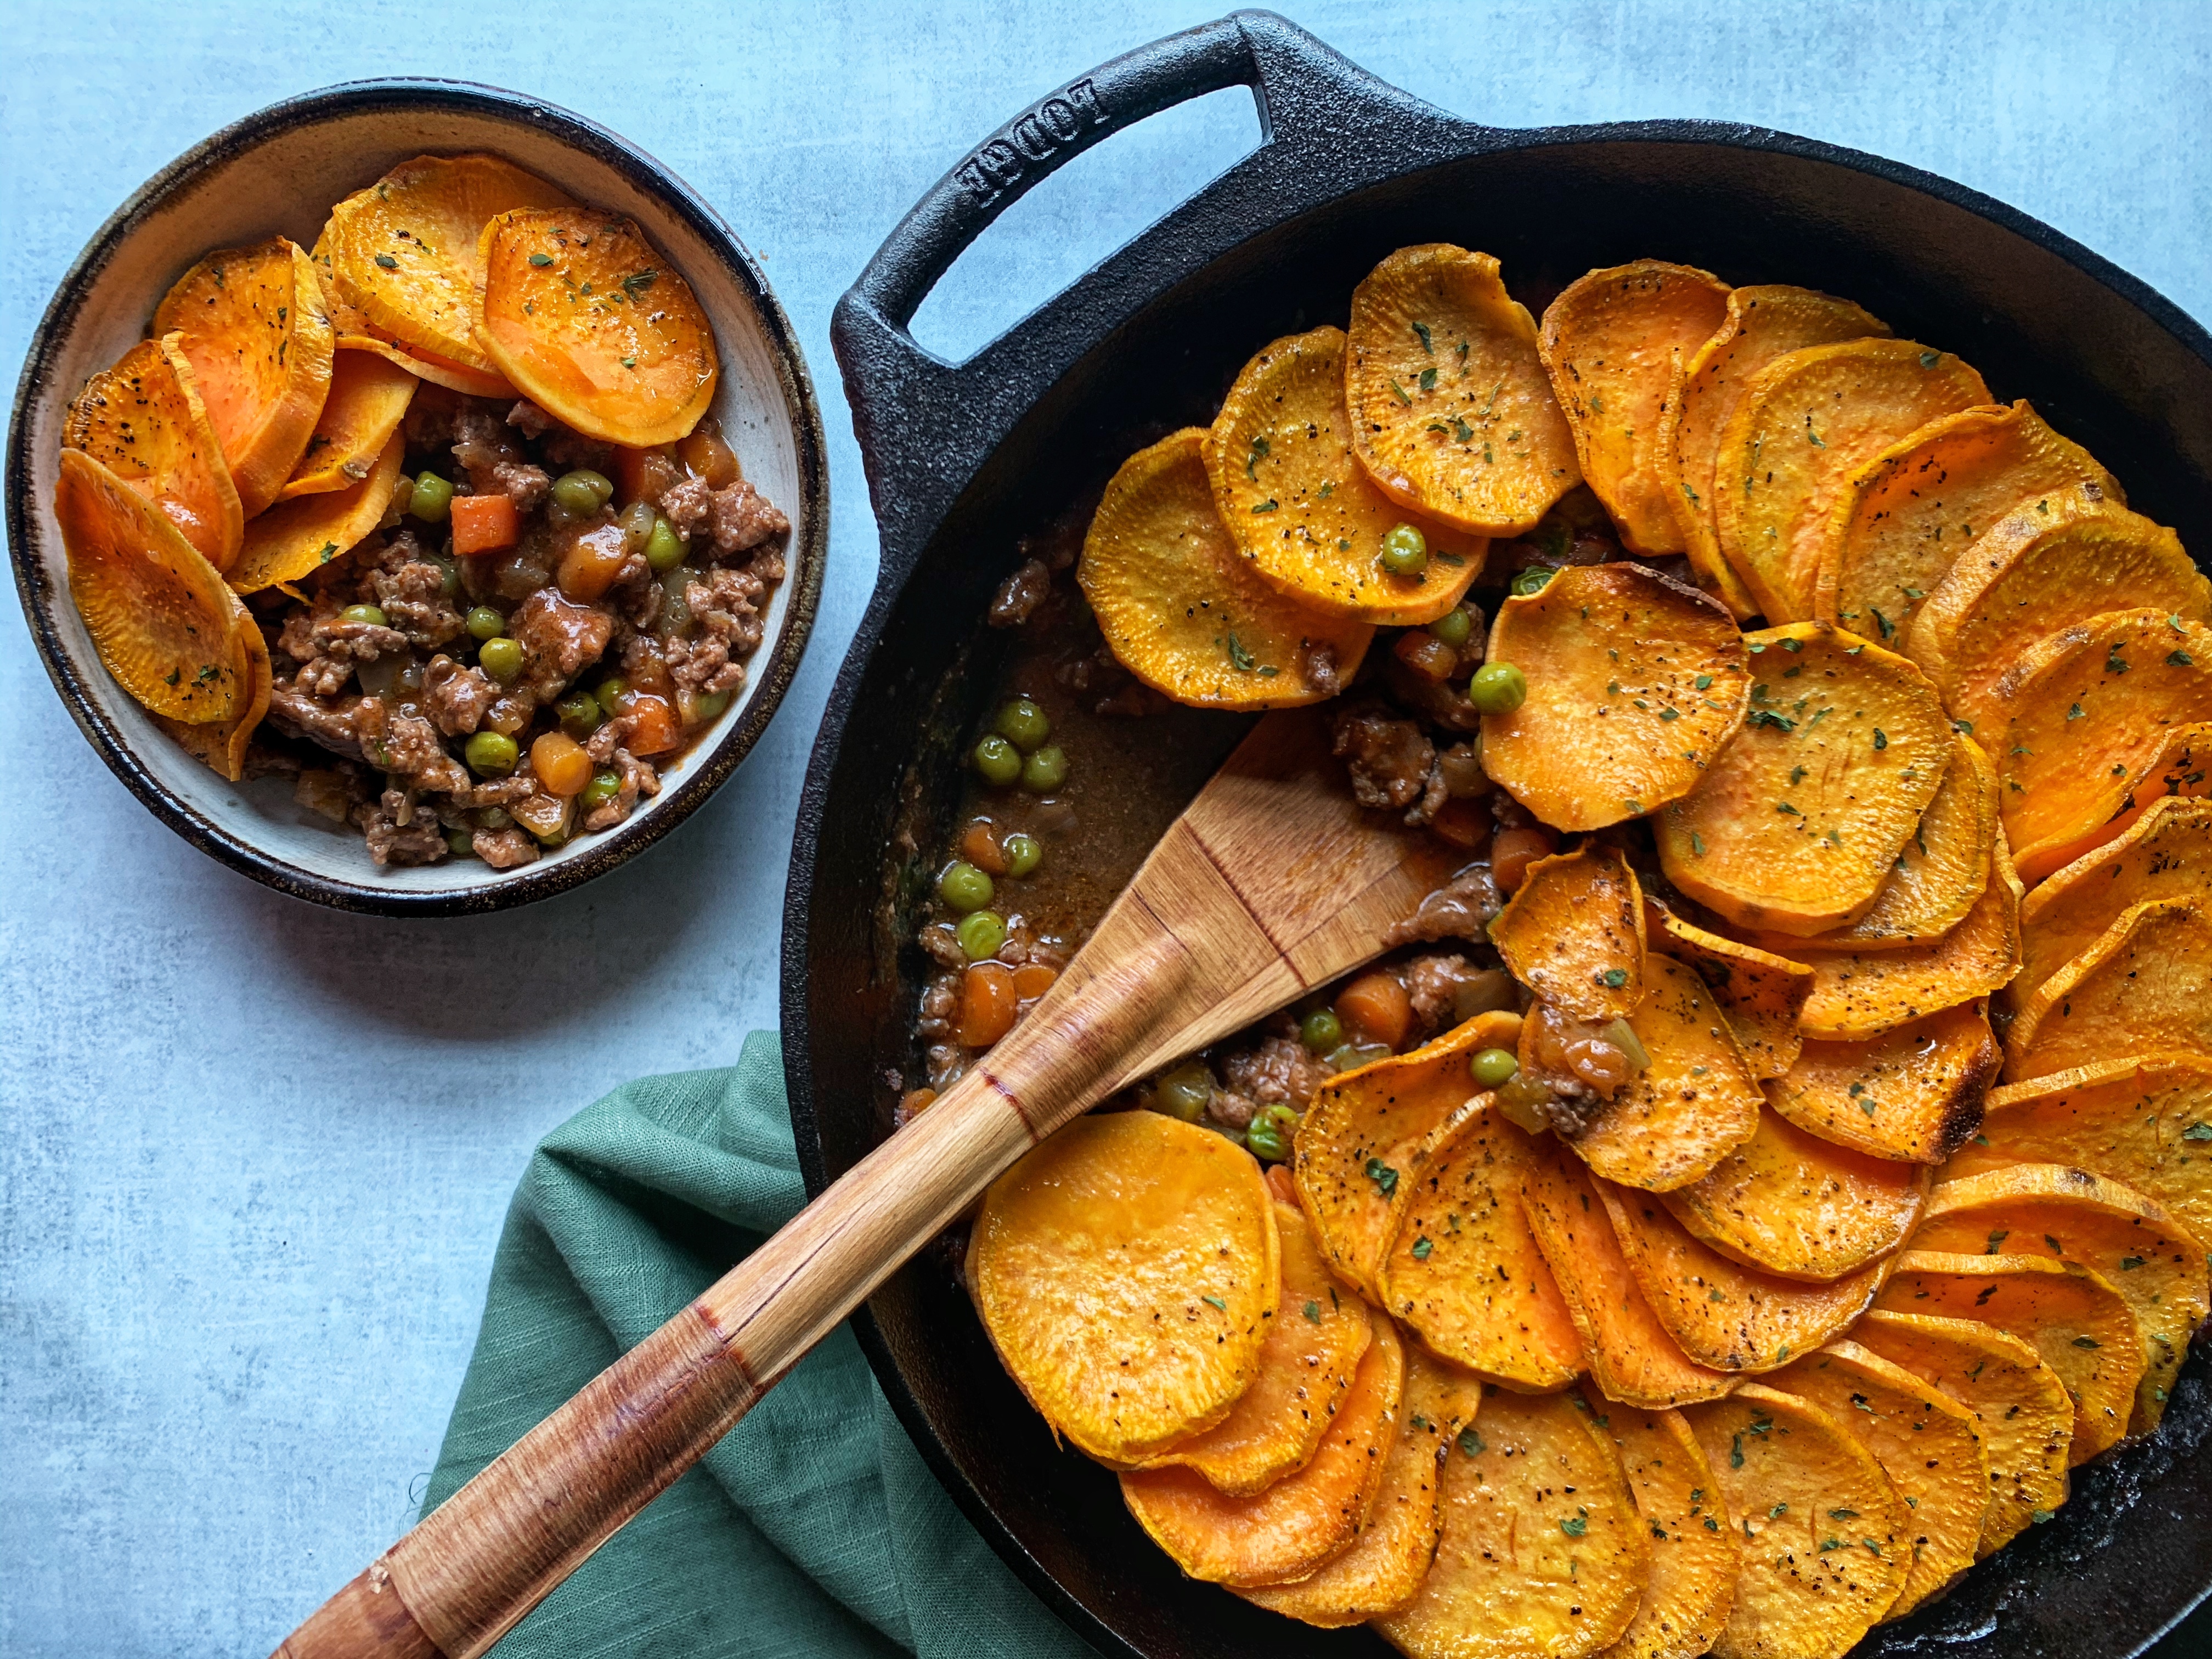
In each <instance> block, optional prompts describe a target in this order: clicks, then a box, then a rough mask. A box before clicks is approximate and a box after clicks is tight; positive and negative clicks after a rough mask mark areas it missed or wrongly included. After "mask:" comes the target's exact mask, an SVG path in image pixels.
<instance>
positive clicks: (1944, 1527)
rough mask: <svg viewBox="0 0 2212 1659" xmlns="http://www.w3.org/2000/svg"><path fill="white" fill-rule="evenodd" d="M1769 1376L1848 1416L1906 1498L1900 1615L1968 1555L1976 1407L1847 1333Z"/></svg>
mask: <svg viewBox="0 0 2212 1659" xmlns="http://www.w3.org/2000/svg"><path fill="white" fill-rule="evenodd" d="M1774 1386H1775V1387H1776V1388H1778V1389H1785V1390H1787V1391H1788V1392H1789V1393H1791V1394H1794V1395H1797V1396H1798V1397H1799V1398H1800V1399H1802V1400H1809V1401H1812V1402H1813V1403H1814V1405H1816V1406H1818V1407H1820V1409H1821V1410H1822V1411H1824V1412H1826V1413H1828V1415H1829V1416H1830V1417H1832V1418H1833V1419H1835V1420H1836V1421H1837V1422H1838V1423H1842V1424H1845V1425H1848V1429H1849V1432H1850V1436H1851V1437H1852V1438H1853V1439H1855V1440H1857V1442H1858V1443H1860V1444H1861V1445H1863V1446H1864V1447H1865V1448H1866V1449H1868V1450H1869V1451H1870V1452H1872V1453H1873V1454H1874V1455H1875V1462H1878V1463H1880V1464H1881V1470H1882V1473H1883V1474H1886V1475H1887V1476H1888V1477H1889V1481H1890V1485H1891V1486H1893V1487H1895V1488H1896V1490H1897V1495H1898V1497H1899V1498H1900V1499H1901V1500H1903V1502H1904V1504H1905V1512H1904V1514H1903V1515H1901V1516H1899V1517H1898V1519H1899V1522H1901V1529H1900V1535H1899V1543H1900V1544H1901V1545H1903V1546H1905V1560H1906V1566H1905V1584H1904V1588H1903V1589H1900V1590H1899V1592H1898V1596H1897V1600H1896V1601H1894V1602H1893V1603H1892V1604H1891V1606H1890V1608H1889V1611H1888V1612H1887V1613H1885V1614H1884V1615H1883V1617H1884V1618H1885V1619H1886V1620H1887V1619H1902V1618H1903V1617H1904V1616H1905V1614H1906V1613H1910V1612H1911V1611H1912V1609H1913V1608H1915V1607H1918V1606H1919V1605H1920V1604H1921V1603H1922V1602H1923V1601H1926V1600H1927V1599H1928V1598H1929V1596H1931V1595H1936V1594H1937V1593H1938V1592H1939V1591H1941V1590H1942V1589H1945V1588H1946V1587H1947V1586H1948V1585H1949V1584H1950V1583H1951V1582H1952V1581H1953V1580H1954V1579H1955V1578H1956V1577H1958V1576H1959V1575H1960V1573H1962V1572H1964V1571H1966V1569H1967V1568H1968V1567H1971V1566H1972V1565H1974V1549H1975V1547H1976V1546H1977V1545H1978V1544H1979V1543H1980V1542H1981V1537H1982V1522H1983V1520H1984V1517H1985V1516H1987V1515H1988V1513H1989V1509H1990V1465H1989V1459H1988V1457H1987V1455H1985V1454H1984V1452H1983V1450H1982V1437H1981V1432H1980V1430H1979V1428H1978V1426H1977V1425H1976V1422H1975V1418H1974V1413H1972V1411H1970V1410H1968V1409H1967V1408H1966V1407H1965V1406H1963V1405H1961V1404H1960V1403H1959V1402H1958V1401H1955V1400H1954V1399H1952V1398H1951V1397H1950V1395H1947V1394H1945V1393H1944V1392H1943V1391H1942V1389H1939V1388H1936V1386H1935V1385H1934V1384H1932V1383H1926V1382H1923V1381H1922V1380H1921V1379H1920V1378H1919V1377H1917V1376H1914V1375H1913V1374H1912V1373H1911V1371H1908V1370H1905V1369H1904V1368H1903V1367H1902V1366H1899V1365H1894V1364H1891V1363H1890V1362H1889V1361H1888V1360H1887V1359H1884V1358H1882V1357H1881V1355H1880V1354H1878V1353H1876V1352H1874V1351H1873V1350H1872V1349H1870V1348H1866V1347H1863V1346H1860V1345H1859V1344H1858V1343H1857V1342H1854V1341H1851V1340H1849V1339H1848V1338H1838V1340H1835V1341H1833V1342H1831V1343H1830V1344H1828V1346H1826V1347H1825V1348H1822V1349H1821V1350H1820V1352H1818V1353H1809V1354H1807V1355H1806V1356H1805V1357H1804V1358H1802V1359H1798V1360H1793V1361H1791V1362H1790V1367H1789V1369H1788V1370H1784V1371H1780V1372H1778V1373H1777V1374H1776V1376H1775V1378H1774Z"/></svg>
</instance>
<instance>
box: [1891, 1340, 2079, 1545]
mask: <svg viewBox="0 0 2212 1659" xmlns="http://www.w3.org/2000/svg"><path fill="white" fill-rule="evenodd" d="M1851 1340H1852V1341H1853V1342H1855V1343H1857V1345H1858V1346H1861V1347H1863V1348H1866V1349H1868V1350H1869V1351H1870V1352H1874V1353H1877V1354H1879V1355H1881V1357H1882V1358H1884V1359H1887V1361H1889V1363H1890V1364H1893V1365H1895V1366H1896V1367H1897V1368H1898V1369H1899V1370H1905V1371H1910V1372H1911V1374H1912V1375H1913V1376H1917V1377H1918V1378H1919V1379H1920V1380H1921V1381H1922V1382H1923V1383H1930V1384H1932V1385H1934V1386H1935V1387H1936V1388H1939V1389H1942V1391H1943V1392H1944V1393H1945V1394H1947V1395H1950V1397H1951V1398H1952V1399H1954V1400H1955V1401H1958V1402H1959V1403H1960V1405H1962V1406H1964V1407H1966V1409H1967V1410H1969V1411H1971V1412H1972V1413H1973V1414H1974V1419H1975V1426H1976V1427H1977V1428H1978V1430H1979V1431H1981V1437H1982V1453H1983V1456H1984V1459H1985V1460H1986V1462H1987V1463H1988V1466H1989V1472H1990V1484H1989V1496H1990V1503H1989V1507H1988V1508H1987V1509H1986V1510H1984V1511H1983V1514H1982V1535H1981V1540H1980V1541H1979V1543H1978V1544H1977V1545H1976V1547H1975V1551H1974V1553H1975V1554H1976V1555H1978V1556H1989V1555H1992V1554H1994V1553H1996V1552H1997V1551H1998V1550H2000V1549H2002V1548H2003V1547H2005V1545H2007V1544H2008V1543H2010V1542H2011V1541H2013V1540H2014V1539H2015V1538H2016V1537H2017V1536H2019V1535H2020V1534H2021V1532H2023V1531H2025V1530H2026V1529H2027V1527H2028V1525H2029V1524H2030V1523H2031V1522H2033V1521H2035V1520H2037V1519H2039V1518H2042V1519H2048V1518H2049V1517H2050V1515H2051V1511H2052V1510H2056V1509H2057V1507H2058V1506H2059V1505H2060V1504H2063V1503H2064V1502H2065V1501H2066V1488H2067V1483H2068V1477H2067V1473H2066V1467H2067V1466H2066V1457H2067V1449H2068V1448H2069V1446H2070V1445H2071V1444H2072V1443H2073V1438H2074V1403H2073V1401H2070V1400H2069V1399H2068V1398H2067V1397H2066V1385H2065V1384H2064V1383H2061V1382H2060V1381H2059V1380H2058V1373H2057V1372H2056V1371H2054V1370H2051V1367H2050V1366H2048V1365H2046V1364H2044V1363H2043V1361H2042V1360H2041V1359H2040V1358H2037V1356H2036V1352H2035V1350H2034V1349H2033V1348H2032V1347H2030V1346H2028V1345H2027V1343H2025V1342H2023V1341H2021V1340H2020V1339H2019V1338H2018V1337H2016V1336H2014V1335H2011V1334H2008V1333H2007V1332H2004V1331H2000V1330H1997V1329H1995V1328H1992V1327H1990V1326H1988V1325H1984V1324H1981V1323H1979V1322H1977V1321H1975V1320H1972V1319H1945V1318H1940V1317H1937V1316H1935V1315H1932V1314H1903V1313H1891V1312H1888V1311H1887V1310H1883V1309H1880V1308H1876V1309H1875V1310H1872V1311H1870V1312H1869V1313H1868V1314H1867V1315H1865V1316H1864V1317H1863V1318H1862V1319H1861V1320H1860V1321H1859V1322H1858V1323H1857V1324H1856V1325H1854V1326H1852V1327H1851Z"/></svg>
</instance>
